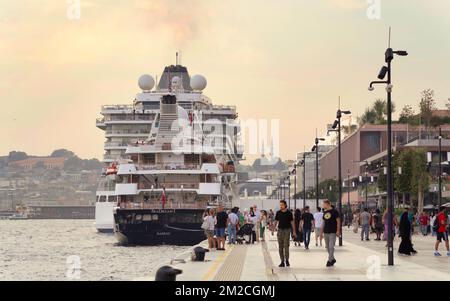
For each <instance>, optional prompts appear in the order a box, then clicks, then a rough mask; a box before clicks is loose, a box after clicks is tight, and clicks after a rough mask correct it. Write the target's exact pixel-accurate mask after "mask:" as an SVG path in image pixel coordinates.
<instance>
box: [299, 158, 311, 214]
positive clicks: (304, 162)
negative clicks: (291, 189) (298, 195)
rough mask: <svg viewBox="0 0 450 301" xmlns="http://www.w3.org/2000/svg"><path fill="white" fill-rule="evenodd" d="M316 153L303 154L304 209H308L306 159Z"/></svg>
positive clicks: (301, 163)
mask: <svg viewBox="0 0 450 301" xmlns="http://www.w3.org/2000/svg"><path fill="white" fill-rule="evenodd" d="M313 154H314V153H310V152H303V159H302V161H301V162H300V165H303V208H305V207H306V158H307V157H308V156H309V155H313Z"/></svg>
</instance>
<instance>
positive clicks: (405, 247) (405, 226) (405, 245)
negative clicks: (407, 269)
mask: <svg viewBox="0 0 450 301" xmlns="http://www.w3.org/2000/svg"><path fill="white" fill-rule="evenodd" d="M411 227H412V225H411V222H410V220H409V218H408V210H407V209H405V211H404V212H403V214H402V215H401V217H400V226H399V230H400V237H401V239H402V241H401V243H400V246H399V248H398V254H399V255H407V256H411V255H415V254H417V251H416V250H414V248H413V245H412V242H411Z"/></svg>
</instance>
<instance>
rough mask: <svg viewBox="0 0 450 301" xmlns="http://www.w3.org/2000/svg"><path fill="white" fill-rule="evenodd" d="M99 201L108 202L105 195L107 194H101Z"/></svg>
mask: <svg viewBox="0 0 450 301" xmlns="http://www.w3.org/2000/svg"><path fill="white" fill-rule="evenodd" d="M98 201H99V202H101V203H103V202H106V196H105V195H101V196H100V197H99V198H98Z"/></svg>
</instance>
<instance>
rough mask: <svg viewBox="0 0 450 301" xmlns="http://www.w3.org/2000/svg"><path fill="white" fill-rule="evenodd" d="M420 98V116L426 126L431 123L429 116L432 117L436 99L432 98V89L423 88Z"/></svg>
mask: <svg viewBox="0 0 450 301" xmlns="http://www.w3.org/2000/svg"><path fill="white" fill-rule="evenodd" d="M420 94H421V96H422V99H421V100H420V103H419V107H420V117H421V118H422V120H423V123H424V124H425V126H426V127H429V126H430V124H431V118H432V117H433V111H434V110H436V100H435V99H434V91H433V90H432V89H426V90H423V91H422V92H421V93H420Z"/></svg>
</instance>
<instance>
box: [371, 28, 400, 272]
mask: <svg viewBox="0 0 450 301" xmlns="http://www.w3.org/2000/svg"><path fill="white" fill-rule="evenodd" d="M389 39H390V29H389ZM394 54H397V55H399V56H407V55H408V52H406V51H404V50H398V51H394V50H393V49H392V48H390V46H389V48H388V49H386V52H385V54H384V57H385V62H386V63H387V66H383V67H382V68H381V70H380V73H379V74H378V79H380V81H373V82H371V83H370V86H369V91H373V90H374V88H373V85H374V84H386V85H387V86H386V91H387V203H388V206H387V207H388V265H390V266H392V265H394V243H393V240H394V235H393V216H394V206H393V205H394V204H393V194H394V193H393V178H392V141H391V140H392V129H391V125H392V100H391V98H392V88H393V86H392V83H391V71H392V68H391V62H392V60H393V59H394ZM386 75H387V80H386V81H383V79H384V78H385V77H386Z"/></svg>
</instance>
